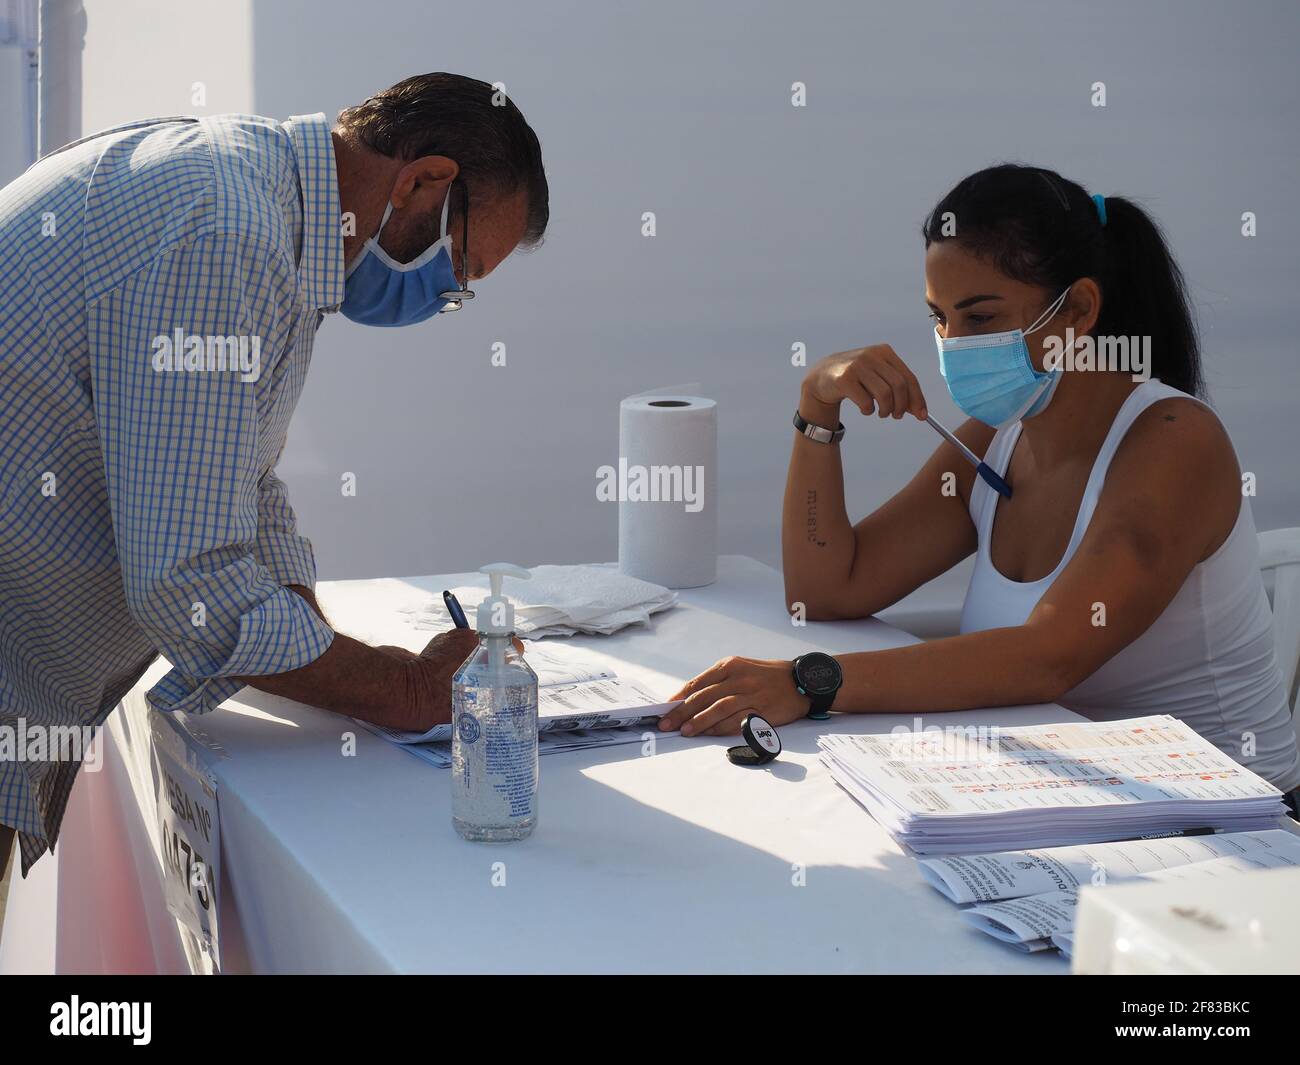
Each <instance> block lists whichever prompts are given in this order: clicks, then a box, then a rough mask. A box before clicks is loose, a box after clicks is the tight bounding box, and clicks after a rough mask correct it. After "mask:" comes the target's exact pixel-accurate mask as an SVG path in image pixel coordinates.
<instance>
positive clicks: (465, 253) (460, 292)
mask: <svg viewBox="0 0 1300 1065" xmlns="http://www.w3.org/2000/svg"><path fill="white" fill-rule="evenodd" d="M456 185H457V187H459V189H460V193H461V231H460V236H461V240H460V272H461V277H463V278H464V279H465V280H464V281H462V282H460V287H459V288H455V289H452V290H451V291H450V292H439V293H438V297H439V298H440V299H444V300H446V301H447V304H446V305H445V306H444V307H443V308H442V311H441V312H440V313H442V314H446V313H447V312H448V311H458V310H460V309H461V308H462V307H464V306H465V301H466V300H472V299H473V298H474V293H473V292H472V291H470V289H469V287H468V286H469V188H468V186H467V185H466V184H465V182H463V181H461V182H456ZM448 195H450V193H449V194H448Z"/></svg>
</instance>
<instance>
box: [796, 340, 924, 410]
mask: <svg viewBox="0 0 1300 1065" xmlns="http://www.w3.org/2000/svg"><path fill="white" fill-rule="evenodd" d="M802 398H803V400H804V401H808V406H809V407H810V408H811V409H810V410H806V411H804V410H803V405H804V404H803V402H801V403H800V409H801V411H802V412H803V416H804V417H805V418H808V420H809V421H812V422H815V423H816V424H818V425H821V424H823V423H822V422H818V421H817V419H816V418H815V417H812V415H813V414H821V415H822V416H823V417H824V416H825V415H826V414H827V413H834V412H835V411H838V409H839V405H840V403H841V402H842V401H843V400H846V399H847V400H848V401H849V402H850V403H853V404H855V405H856V406H857V408H858V410H860V411H862V413H863V414H872V413H876V414H879V415H880V417H882V418H888V417H894V418H901V417H902V416H903V415H904V414H911V415H912V416H913V417H916V418H918V419H920V420H921V421H924V420H925V414H926V407H925V396H924V395H923V394H922V393H921V385H920V383H919V382H918V381H917V379H916V375H915V374H914V373H912V371H911V370H909V369H908V368H907V363H905V362H904V361H903V360H902V359H901V358H899V357H898V353H897V352H895V351H894V349H893V348H891V347H890V346H889V345H888V344H873V345H872V346H871V347H869V348H855V349H854V350H852V351H840V352H836V353H835V354H834V355H827V356H826V358H824V359H822V360H820V361H819V362H818V363H816V365H814V366H813V368H812V369H811V370H809V371H808V376H807V377H805V378H804V382H803V397H802ZM834 427H835V426H834V423H832V424H831V425H830V426H828V428H832V429H833V428H834Z"/></svg>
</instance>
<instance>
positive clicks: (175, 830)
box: [151, 710, 221, 969]
mask: <svg viewBox="0 0 1300 1065" xmlns="http://www.w3.org/2000/svg"><path fill="white" fill-rule="evenodd" d="M151 719H152V720H151V726H152V727H151V731H152V734H153V770H154V792H155V794H156V796H157V800H158V834H159V843H160V844H161V849H162V855H161V858H162V869H163V885H164V894H165V897H166V899H167V909H168V910H169V911H170V912H171V914H172V915H173V916H174V917H175V918H176V919H177V920H178V921H180V922H181V924H182V925H183V926H184V927H185V929H186V930H187V931H188V932H189V933H190V934H192V935H193V936H194V938H195V941H196V942H197V944H198V947H199V950H200V953H201V954H202V955H204V956H206V958H207V959H209V960H210V962H211V966H212V967H213V968H215V969H220V968H221V953H220V940H219V938H218V934H217V931H218V930H217V913H218V906H217V885H218V884H219V883H220V882H221V822H220V818H219V816H218V810H217V782H216V779H215V778H214V777H213V776H212V774H211V773H210V772H209V771H208V769H207V767H206V766H204V764H203V762H202V761H201V760H200V759H199V757H198V755H197V754H196V753H195V751H194V750H193V749H192V748H191V747H189V746H188V745H187V744H186V742H185V740H184V738H183V737H182V735H181V733H180V731H179V730H178V728H177V726H176V725H175V724H173V723H172V722H171V721H168V720H167V719H166V718H165V717H164V716H163V715H162V713H161V712H160V711H156V710H155V711H154V712H153V714H152V715H151ZM193 960H194V959H192V961H193ZM200 960H201V959H200ZM207 967H208V966H207V965H206V964H204V965H202V968H204V969H206V968H207Z"/></svg>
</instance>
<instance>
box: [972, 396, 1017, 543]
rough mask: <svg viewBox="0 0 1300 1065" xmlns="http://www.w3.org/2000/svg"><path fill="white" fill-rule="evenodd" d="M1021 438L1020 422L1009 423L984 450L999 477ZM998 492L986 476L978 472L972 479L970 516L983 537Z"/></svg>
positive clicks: (1005, 469)
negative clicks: (989, 483) (988, 482)
mask: <svg viewBox="0 0 1300 1065" xmlns="http://www.w3.org/2000/svg"><path fill="white" fill-rule="evenodd" d="M1019 439H1020V422H1015V423H1014V424H1012V425H1008V426H1007V427H1006V428H1005V429H999V430H998V431H997V432H996V433H994V434H993V439H992V440H990V441H989V446H988V450H987V451H985V452H984V462H985V464H986V465H987V466H988V467H989V469H991V470H993V472H994V473H996V474H997V475H998V476H999V477H1004V476H1006V472H1007V464H1008V463H1009V462H1010V461H1011V452H1012V451H1013V450H1014V449H1015V446H1016V441H1017V440H1019ZM997 498H998V496H997V493H996V492H995V491H993V489H992V488H990V487H989V486H988V485H987V484H985V483H984V478H983V477H980V476H979V475H978V474H977V475H976V476H975V478H974V479H973V480H972V481H971V489H970V518H971V522H972V524H974V526H975V531H976V533H977V534H979V536H980V537H981V538H982V537H983V536H984V534H985V527H986V524H987V521H988V520H989V519H990V517H991V513H990V512H991V509H992V507H993V506H994V505H995V504H996V501H997Z"/></svg>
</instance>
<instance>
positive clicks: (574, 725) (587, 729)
mask: <svg viewBox="0 0 1300 1065" xmlns="http://www.w3.org/2000/svg"><path fill="white" fill-rule="evenodd" d="M524 660H525V661H526V662H528V664H529V665H530V666H531V667H532V669H533V672H534V673H536V674H537V731H538V753H539V754H557V753H559V752H562V751H572V750H582V749H586V748H588V747H607V746H612V745H615V744H621V743H635V742H637V741H638V740H640V739H641V738H642V736H643V735H644V733H645V731H646V729H647V728H649V729H654V728H655V727H656V726H657V725H658V722H659V718H660V717H662V716H663V715H664V714H666V713H667V712H668V711H669V710H671V709H672V708H673V707H674V706H676V705H677V703H675V702H664V701H663V700H662V699H661V698H660V697H659V696H657V695H655V694H654V693H653V692H651V691H650V690H649V689H648V688H647V687H646V686H645V685H644V684H642V683H640V682H639V681H636V680H632V679H631V678H628V677H620V676H618V674H617V673H616V672H615V671H614V670H613V669H611V668H609V667H608V666H606V665H603V664H602V663H601V662H600V661H599V660H597V659H595V658H594V657H592V656H591V655H586V654H583V652H582V651H580V650H578V649H576V648H572V647H565V646H563V645H557V644H554V643H552V644H548V645H547V646H542V645H539V644H535V643H529V644H527V645H526V647H525V649H524ZM361 724H362V725H364V726H365V727H366V728H367V729H369V730H370V731H371V732H374V733H376V734H377V735H379V736H382V737H383V738H384V739H386V740H390V741H391V742H393V743H397V744H401V745H402V746H403V747H404V748H406V749H407V750H408V751H409V752H410V753H411V754H414V755H416V756H417V757H419V758H421V759H423V760H424V761H426V762H429V763H431V764H433V765H437V766H443V767H446V766H448V765H450V764H451V736H452V730H451V725H450V724H444V725H434V726H433V728H431V729H429V730H428V731H427V732H406V731H401V730H399V729H389V728H384V727H382V726H380V725H371V724H368V723H366V722H361Z"/></svg>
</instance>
